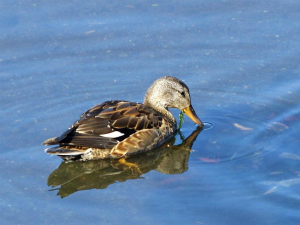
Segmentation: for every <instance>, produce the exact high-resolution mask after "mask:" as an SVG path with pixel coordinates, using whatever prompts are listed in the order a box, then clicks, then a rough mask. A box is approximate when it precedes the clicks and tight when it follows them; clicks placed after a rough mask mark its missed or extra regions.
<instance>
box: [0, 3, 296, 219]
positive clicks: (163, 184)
mask: <svg viewBox="0 0 300 225" xmlns="http://www.w3.org/2000/svg"><path fill="white" fill-rule="evenodd" d="M0 11H1V13H0V15H1V16H0V27H1V32H0V39H1V42H0V49H1V53H0V68H1V69H0V81H1V82H0V87H1V94H0V96H1V98H0V103H1V111H0V113H1V116H0V118H1V119H0V125H1V126H0V134H1V139H0V141H1V145H0V146H1V153H2V154H1V156H0V164H1V172H0V178H1V181H2V185H1V188H0V207H1V210H0V221H1V224H70V223H72V224H82V223H87V224H99V223H100V224H120V223H122V224H141V223H143V224H241V223H242V224H283V223H284V224H299V222H300V218H299V209H300V195H299V188H300V175H299V174H300V166H299V165H300V163H299V157H300V153H299V143H300V142H299V125H300V104H299V97H300V88H299V87H300V75H299V74H300V73H299V72H300V67H299V53H300V44H299V38H300V31H299V30H300V29H299V28H300V23H299V12H300V5H299V3H298V1H296V0H289V1H284V2H283V1H254V0H251V1H242V2H241V1H230V2H227V1H189V2H178V1H159V2H155V1H151V2H136V1H129V2H128V1H127V2H122V3H121V2H119V1H113V2H111V1H77V2H74V1H72V2H67V1H64V2H62V1H40V2H35V1H10V2H9V3H5V2H2V3H1V9H0ZM164 75H171V76H175V77H178V78H179V79H182V80H184V81H185V83H186V84H187V85H188V86H189V88H190V92H191V95H192V102H193V106H194V109H195V111H196V112H197V114H198V115H199V117H200V118H201V119H202V121H204V122H207V123H211V124H213V127H212V128H211V129H206V130H203V131H202V132H201V133H200V134H198V136H197V137H196V138H195V141H194V143H193V145H192V147H191V148H192V151H191V152H189V151H185V150H183V148H182V146H181V148H162V149H159V150H158V152H157V154H156V152H155V154H154V153H153V154H150V155H146V156H139V157H134V158H132V159H130V160H132V161H133V162H135V163H140V164H141V165H142V166H141V170H142V172H143V175H141V176H139V175H138V174H136V173H135V171H129V170H126V169H124V168H122V167H120V165H116V164H113V165H111V163H110V162H108V163H107V164H106V162H102V163H101V164H100V163H98V164H97V163H95V162H89V163H85V164H83V163H79V164H78V165H77V164H76V163H75V164H65V163H63V162H62V161H61V159H60V158H59V157H50V156H49V155H47V154H45V153H44V151H43V150H44V147H43V146H41V143H42V142H43V141H44V140H46V139H47V138H49V137H53V136H57V135H60V134H61V133H62V132H63V131H64V130H65V129H66V128H67V127H68V126H69V125H70V124H71V123H72V122H74V121H75V120H76V119H77V118H78V117H79V115H80V114H81V113H83V112H84V111H85V110H87V109H88V108H90V107H91V106H93V105H95V104H97V103H100V102H103V101H105V100H110V99H124V100H131V101H138V102H142V101H143V98H144V93H145V92H146V90H147V88H148V87H149V85H150V84H151V83H152V82H153V81H154V80H155V79H157V78H159V77H161V76H164ZM172 112H173V113H174V114H175V115H176V117H177V118H178V116H177V115H178V114H179V112H178V110H173V111H172ZM195 128H196V127H195V125H194V124H193V122H192V121H191V120H189V119H188V118H185V123H184V125H183V128H182V134H183V136H184V137H185V138H187V137H189V135H190V134H191V133H192V132H193V131H194V130H195ZM173 141H175V145H180V144H181V142H182V141H181V139H180V137H179V135H177V136H176V140H173ZM180 151H183V153H182V154H180ZM172 157H173V158H172ZM170 159H171V160H170ZM174 159H176V160H175V161H176V162H177V164H176V165H175V164H174V165H173V164H172V163H170V162H172V160H174ZM172 166H174V167H172ZM53 177H54V178H53ZM108 180H109V181H108ZM51 182H52V183H51ZM48 184H49V185H50V186H48ZM55 185H57V186H55ZM54 186H55V187H54Z"/></svg>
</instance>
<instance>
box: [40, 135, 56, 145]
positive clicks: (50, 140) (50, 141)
mask: <svg viewBox="0 0 300 225" xmlns="http://www.w3.org/2000/svg"><path fill="white" fill-rule="evenodd" d="M57 144H59V142H58V141H57V138H56V137H54V138H49V139H48V140H46V141H44V142H43V145H57Z"/></svg>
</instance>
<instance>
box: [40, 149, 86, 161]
mask: <svg viewBox="0 0 300 225" xmlns="http://www.w3.org/2000/svg"><path fill="white" fill-rule="evenodd" d="M45 152H46V153H48V154H51V155H57V156H59V157H61V158H62V159H63V160H78V159H80V158H81V155H82V154H84V151H79V150H69V149H64V148H62V147H54V148H47V149H45Z"/></svg>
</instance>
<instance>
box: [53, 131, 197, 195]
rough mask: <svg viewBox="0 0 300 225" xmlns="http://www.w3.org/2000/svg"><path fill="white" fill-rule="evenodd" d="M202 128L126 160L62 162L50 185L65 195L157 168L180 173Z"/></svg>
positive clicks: (185, 166) (186, 167) (186, 164)
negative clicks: (177, 140) (177, 142)
mask: <svg viewBox="0 0 300 225" xmlns="http://www.w3.org/2000/svg"><path fill="white" fill-rule="evenodd" d="M201 130H202V128H201V127H199V126H197V128H196V129H195V130H194V131H193V132H192V134H191V135H190V136H189V137H188V138H186V139H185V138H184V137H183V135H182V134H181V132H180V131H178V133H179V137H180V139H181V142H182V143H181V144H179V145H176V146H175V145H174V143H175V140H176V139H175V137H173V138H172V139H170V140H169V141H168V142H166V143H165V144H164V145H163V146H161V147H160V148H157V149H154V150H152V151H149V152H145V153H143V154H139V155H136V156H132V157H130V158H127V159H126V163H121V162H120V161H118V160H112V159H111V160H110V159H106V160H95V161H86V162H79V161H74V162H65V161H64V162H62V163H61V164H60V166H59V167H58V168H57V169H56V170H54V171H53V172H52V173H51V174H50V175H49V177H48V186H51V187H57V186H60V187H59V188H53V189H51V190H59V192H58V193H57V195H59V196H61V197H62V198H64V197H66V196H68V195H70V194H73V193H75V192H76V191H81V190H89V189H94V188H96V189H104V188H107V187H108V186H109V185H110V184H113V183H115V182H117V181H119V182H122V181H126V180H128V179H139V178H141V175H142V174H145V173H148V172H149V171H151V170H156V171H158V172H161V173H164V174H180V173H183V172H185V171H187V169H188V160H189V156H190V152H191V148H192V146H193V143H194V141H195V140H196V138H197V137H198V135H199V134H200V132H201Z"/></svg>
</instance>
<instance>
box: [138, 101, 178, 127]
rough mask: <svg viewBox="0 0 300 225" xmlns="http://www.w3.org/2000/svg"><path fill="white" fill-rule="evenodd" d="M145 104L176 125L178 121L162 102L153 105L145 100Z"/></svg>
mask: <svg viewBox="0 0 300 225" xmlns="http://www.w3.org/2000/svg"><path fill="white" fill-rule="evenodd" d="M143 104H144V105H146V106H149V107H151V108H152V109H155V110H156V111H157V112H159V113H161V114H162V115H163V116H165V117H166V118H167V119H168V120H169V121H170V122H171V123H173V124H174V125H176V119H175V117H174V116H173V114H172V113H171V112H170V111H169V110H168V108H166V107H164V106H163V105H162V104H161V103H160V102H156V103H155V104H152V103H151V102H149V101H148V100H147V99H145V100H144V103H143Z"/></svg>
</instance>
